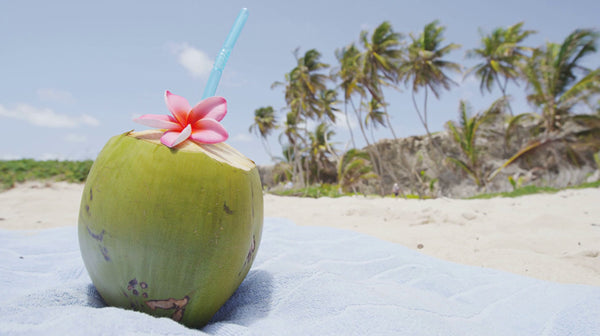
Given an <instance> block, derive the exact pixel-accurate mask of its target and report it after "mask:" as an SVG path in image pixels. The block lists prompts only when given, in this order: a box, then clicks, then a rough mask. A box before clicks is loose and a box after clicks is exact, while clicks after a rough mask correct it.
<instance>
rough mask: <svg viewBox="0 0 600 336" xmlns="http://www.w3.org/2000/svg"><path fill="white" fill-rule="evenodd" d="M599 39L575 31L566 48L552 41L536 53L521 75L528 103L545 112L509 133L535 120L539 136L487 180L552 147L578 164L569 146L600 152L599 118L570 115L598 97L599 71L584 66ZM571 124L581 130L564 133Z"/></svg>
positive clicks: (532, 116) (522, 117)
mask: <svg viewBox="0 0 600 336" xmlns="http://www.w3.org/2000/svg"><path fill="white" fill-rule="evenodd" d="M599 37H600V35H599V34H598V33H597V32H596V31H593V30H589V29H577V30H575V31H573V32H572V33H571V34H569V35H568V36H567V37H566V38H565V40H564V41H563V43H562V44H557V43H552V42H548V43H546V45H545V46H544V47H542V48H538V49H536V50H535V51H534V52H533V55H532V57H531V58H530V59H529V60H528V61H527V64H526V66H525V68H524V69H523V72H524V75H525V77H526V79H527V81H528V89H529V94H528V96H527V100H528V101H529V102H530V103H531V104H532V105H534V106H535V107H537V108H538V109H539V110H540V112H541V113H540V114H539V115H537V114H532V113H529V114H527V113H526V114H522V115H518V116H515V118H514V120H513V122H512V123H511V124H510V125H509V128H508V131H510V130H511V129H512V128H513V126H514V124H516V123H517V122H518V121H519V120H521V119H524V118H530V119H531V118H533V119H538V120H540V122H539V123H538V124H537V126H536V127H533V129H534V130H536V133H537V134H539V135H538V136H536V137H534V138H533V139H532V140H531V141H529V142H528V143H527V144H525V146H524V147H523V148H521V149H520V150H519V151H518V152H517V153H516V154H514V155H513V156H512V157H511V158H509V159H508V160H507V161H506V162H505V163H504V164H503V165H502V166H501V167H499V168H498V169H497V170H496V171H494V173H493V174H491V175H490V178H489V179H492V178H493V177H494V176H496V174H498V173H499V172H500V170H502V169H503V168H505V167H506V166H508V165H510V164H511V163H513V162H515V161H516V160H517V159H518V158H520V157H522V156H526V155H529V154H531V153H533V152H534V151H535V150H537V149H540V148H542V147H545V146H548V145H550V144H557V143H558V144H562V146H563V147H564V149H565V150H566V152H567V154H568V159H570V161H571V162H573V163H575V164H577V163H578V162H579V161H580V160H579V159H577V155H576V151H575V150H574V149H573V147H572V145H571V143H574V144H577V143H579V144H583V145H584V146H586V147H590V148H591V150H593V151H597V150H598V149H600V141H597V140H596V139H598V138H599V137H600V117H597V116H595V115H586V114H576V115H574V114H572V110H573V108H574V107H575V106H578V105H585V104H583V103H586V104H587V103H589V101H590V99H593V98H595V97H597V95H598V94H599V93H600V68H596V69H594V70H592V69H588V68H586V67H584V66H582V65H581V62H582V60H583V58H584V57H585V56H588V55H590V54H592V53H595V52H596V51H597V46H596V45H597V42H598V39H599ZM578 73H579V74H580V76H578ZM569 122H572V123H573V124H575V125H577V124H578V125H579V127H570V128H567V129H565V128H564V126H565V125H566V124H567V123H569ZM554 152H556V151H554Z"/></svg>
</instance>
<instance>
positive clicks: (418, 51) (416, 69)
mask: <svg viewBox="0 0 600 336" xmlns="http://www.w3.org/2000/svg"><path fill="white" fill-rule="evenodd" d="M445 30H446V28H445V27H443V26H439V25H438V21H437V20H436V21H433V22H431V23H429V24H427V25H426V26H425V28H424V29H423V32H421V33H420V34H419V35H418V36H415V35H413V34H411V35H410V37H411V39H412V43H411V44H410V45H409V46H408V59H407V60H406V61H405V62H403V63H402V65H401V66H400V68H399V75H400V76H402V78H403V80H404V83H405V84H406V85H407V86H410V87H411V88H412V101H413V105H414V107H415V110H416V112H417V115H418V116H419V119H420V121H421V123H422V124H423V126H424V127H425V131H426V132H427V135H428V136H429V137H430V139H431V132H430V131H429V126H428V120H427V119H428V116H427V113H428V111H427V99H428V96H429V91H431V92H432V93H433V94H434V95H435V97H436V98H439V96H440V93H441V90H442V89H444V90H449V89H450V86H451V85H452V84H456V83H455V82H454V81H453V80H452V79H451V78H450V77H449V76H448V74H447V72H457V73H458V72H460V69H461V68H460V65H459V64H457V63H454V62H450V61H448V60H445V59H444V57H446V56H447V55H448V54H449V53H450V52H451V51H452V50H455V49H458V48H460V45H458V44H454V43H450V44H447V45H445V46H442V42H443V41H444V38H443V33H444V31H445ZM420 89H424V91H425V95H424V100H423V108H422V110H421V109H419V106H418V104H417V102H416V99H415V94H416V93H417V92H418V91H419V90H420Z"/></svg>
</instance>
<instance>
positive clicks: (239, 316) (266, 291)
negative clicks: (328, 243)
mask: <svg viewBox="0 0 600 336" xmlns="http://www.w3.org/2000/svg"><path fill="white" fill-rule="evenodd" d="M272 295H273V276H272V275H271V274H270V273H269V272H267V271H264V270H251V271H250V272H249V273H248V275H247V276H246V279H244V281H243V282H242V284H241V285H240V287H238V289H237V290H236V291H235V293H233V295H232V296H231V298H229V300H227V302H225V304H224V305H223V307H221V309H219V311H218V312H217V313H216V314H215V315H214V316H213V318H212V319H211V320H210V322H209V324H208V325H207V326H206V327H205V328H207V329H210V328H211V326H212V325H214V324H217V325H218V324H219V323H224V322H233V323H235V324H239V325H244V326H248V325H250V324H252V322H254V321H255V320H258V319H260V318H263V317H266V316H267V315H268V314H269V311H270V308H271V297H272ZM214 326H215V327H216V325H214Z"/></svg>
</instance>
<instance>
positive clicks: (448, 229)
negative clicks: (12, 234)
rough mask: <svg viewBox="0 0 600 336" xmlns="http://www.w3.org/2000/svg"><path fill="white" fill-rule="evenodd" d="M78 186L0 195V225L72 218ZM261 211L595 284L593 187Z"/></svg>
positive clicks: (318, 203) (596, 198) (343, 201)
mask: <svg viewBox="0 0 600 336" xmlns="http://www.w3.org/2000/svg"><path fill="white" fill-rule="evenodd" d="M82 189H83V185H78V184H67V183H53V184H43V183H27V184H24V185H20V186H18V187H16V188H14V189H11V190H8V191H5V192H2V193H0V228H2V229H33V230H37V229H43V228H49V227H58V226H70V225H71V226H72V225H76V223H77V215H78V212H79V202H80V197H81V192H82ZM265 216H267V217H282V218H288V219H290V220H292V221H294V222H295V223H297V224H299V225H313V226H332V227H336V228H341V229H348V230H354V231H358V232H362V233H365V234H368V235H372V236H375V237H378V238H381V239H384V240H388V241H392V242H394V243H398V244H402V245H404V246H407V247H409V248H412V249H415V250H418V251H420V252H422V253H425V254H428V255H431V256H435V257H438V258H441V259H445V260H449V261H453V262H457V263H462V264H469V265H474V266H481V267H490V268H495V269H500V270H504V271H508V272H513V273H518V274H523V275H527V276H531V277H535V278H540V279H546V280H551V281H558V282H564V283H579V284H590V285H596V286H600V189H598V188H595V189H582V190H566V191H562V192H560V193H557V194H539V195H532V196H524V197H520V198H496V199H492V200H454V199H435V200H404V199H392V198H386V199H380V198H364V197H344V198H338V199H330V198H320V199H307V198H295V197H278V196H273V195H265Z"/></svg>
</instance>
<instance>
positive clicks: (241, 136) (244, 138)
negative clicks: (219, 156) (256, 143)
mask: <svg viewBox="0 0 600 336" xmlns="http://www.w3.org/2000/svg"><path fill="white" fill-rule="evenodd" d="M230 140H231V142H251V141H253V140H255V139H254V138H253V137H252V135H250V133H238V134H236V135H235V136H233V137H231V139H230Z"/></svg>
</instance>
